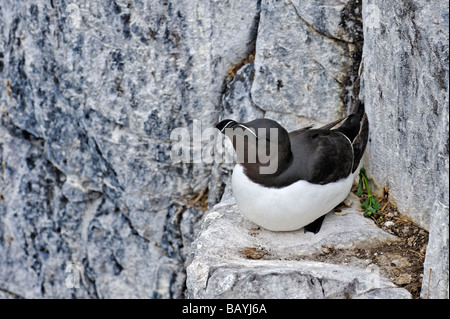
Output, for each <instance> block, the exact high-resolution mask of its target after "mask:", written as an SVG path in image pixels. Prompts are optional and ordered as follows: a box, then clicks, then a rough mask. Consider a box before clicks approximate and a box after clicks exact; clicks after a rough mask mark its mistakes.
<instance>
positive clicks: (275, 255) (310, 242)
mask: <svg viewBox="0 0 450 319" xmlns="http://www.w3.org/2000/svg"><path fill="white" fill-rule="evenodd" d="M349 200H350V202H351V205H352V206H351V207H350V208H346V209H343V210H342V212H341V213H340V214H339V216H338V215H335V214H332V213H330V214H328V215H327V216H326V218H325V221H324V223H323V225H322V229H321V231H320V232H319V233H318V234H316V235H314V234H312V233H304V231H303V229H301V230H298V231H295V232H271V231H268V230H265V229H261V228H260V227H257V225H255V224H253V223H252V222H250V221H249V220H247V219H246V218H245V217H243V216H242V215H241V214H240V212H239V209H238V208H237V206H236V204H235V202H234V198H233V197H231V194H228V196H226V197H225V198H224V199H223V200H222V202H221V203H220V204H218V205H216V206H215V207H214V209H212V210H211V212H210V213H209V214H208V215H206V217H205V219H204V222H203V227H202V229H201V232H200V236H199V237H198V238H197V239H196V240H195V241H194V243H193V244H192V252H191V255H190V256H189V257H190V258H189V259H190V264H189V266H188V267H187V275H188V280H187V288H188V297H190V298H411V295H410V294H409V292H408V291H406V290H404V289H402V288H398V287H397V286H395V285H394V284H393V283H392V282H390V281H389V280H387V279H386V278H385V277H383V274H382V273H381V272H380V271H379V270H378V268H377V266H375V265H373V264H371V261H370V260H358V259H356V258H354V259H352V260H348V261H347V262H346V263H343V264H332V263H327V262H318V261H315V260H314V258H313V255H314V254H319V253H322V252H324V251H326V249H329V250H338V249H341V250H355V251H356V250H357V249H367V248H370V247H374V246H376V245H380V244H384V245H386V244H389V243H392V242H395V241H396V237H394V236H392V235H390V234H388V233H386V232H384V231H383V230H381V229H380V228H378V227H377V226H375V225H374V223H373V222H372V221H371V220H370V219H367V218H364V217H363V216H362V214H361V213H360V212H358V209H359V207H358V203H359V201H358V198H354V195H353V197H352V196H350V197H349ZM328 253H329V252H328ZM330 259H331V258H330ZM374 269H377V271H376V272H375V271H373V270H374Z"/></svg>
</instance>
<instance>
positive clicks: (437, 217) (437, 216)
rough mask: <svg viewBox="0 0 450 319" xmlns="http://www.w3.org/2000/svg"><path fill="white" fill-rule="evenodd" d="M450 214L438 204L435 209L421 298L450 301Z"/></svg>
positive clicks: (444, 207)
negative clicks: (449, 299) (449, 223)
mask: <svg viewBox="0 0 450 319" xmlns="http://www.w3.org/2000/svg"><path fill="white" fill-rule="evenodd" d="M448 221H449V213H448V206H446V205H445V204H443V203H441V202H436V203H435V204H434V207H433V213H432V215H431V224H430V240H429V242H428V247H427V253H426V256H425V263H424V265H423V268H424V272H423V281H422V291H421V293H420V297H421V298H424V299H428V298H430V299H448V297H449V269H448V268H449V267H448V260H449V238H448V234H449V227H448Z"/></svg>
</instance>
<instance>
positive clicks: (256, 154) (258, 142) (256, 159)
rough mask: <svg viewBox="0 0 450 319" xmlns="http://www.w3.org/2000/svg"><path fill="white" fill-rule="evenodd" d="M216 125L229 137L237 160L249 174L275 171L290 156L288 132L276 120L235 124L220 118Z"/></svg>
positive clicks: (273, 172)
mask: <svg viewBox="0 0 450 319" xmlns="http://www.w3.org/2000/svg"><path fill="white" fill-rule="evenodd" d="M216 128H217V129H219V130H220V132H221V133H223V134H225V135H226V136H228V138H230V140H231V141H232V143H233V147H234V149H235V151H236V155H237V162H238V163H239V164H241V165H242V166H244V168H246V170H247V171H249V173H251V172H253V173H255V174H277V173H279V172H280V167H279V164H280V163H281V162H282V161H285V160H288V159H289V157H290V156H291V145H290V140H289V133H288V132H287V131H286V129H284V127H282V126H281V125H280V124H279V123H277V122H276V121H273V120H270V119H256V120H253V121H250V122H247V123H238V122H236V121H233V120H223V121H221V122H220V123H218V124H217V125H216Z"/></svg>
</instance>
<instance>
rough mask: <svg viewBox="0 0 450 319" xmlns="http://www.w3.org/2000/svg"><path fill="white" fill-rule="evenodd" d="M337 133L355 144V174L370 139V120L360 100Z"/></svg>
mask: <svg viewBox="0 0 450 319" xmlns="http://www.w3.org/2000/svg"><path fill="white" fill-rule="evenodd" d="M336 131H338V132H341V133H343V134H344V135H345V136H347V137H348V138H349V139H350V141H352V144H353V152H354V163H353V172H354V171H355V170H356V169H357V168H358V165H359V162H360V161H361V158H362V156H363V154H364V151H365V149H366V145H367V141H368V139H369V120H368V119H367V114H366V112H365V109H364V103H362V102H361V101H360V100H358V101H357V102H356V103H355V105H354V107H353V110H352V112H351V113H350V115H349V116H348V117H347V119H346V120H345V122H344V123H342V125H341V126H339V127H338V128H337V129H336Z"/></svg>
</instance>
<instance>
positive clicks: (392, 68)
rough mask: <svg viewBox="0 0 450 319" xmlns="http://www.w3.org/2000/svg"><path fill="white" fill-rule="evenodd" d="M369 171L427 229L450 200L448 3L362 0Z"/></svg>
mask: <svg viewBox="0 0 450 319" xmlns="http://www.w3.org/2000/svg"><path fill="white" fill-rule="evenodd" d="M363 8H364V10H363V20H364V21H366V23H364V49H363V71H362V78H363V82H364V90H363V92H364V99H365V105H366V111H367V114H368V117H369V120H370V129H371V134H370V138H371V142H370V143H369V145H368V155H369V156H368V160H367V162H366V165H367V172H368V174H369V175H370V177H371V178H372V179H373V180H374V183H375V186H377V187H378V188H379V189H380V190H381V191H382V190H383V187H387V188H388V189H389V194H390V196H391V198H392V199H394V200H395V203H396V205H397V207H398V209H399V211H401V212H402V213H403V214H406V215H408V216H409V217H410V218H411V219H413V220H414V221H415V222H416V223H418V224H419V225H421V226H422V227H425V228H426V229H429V226H430V218H431V213H432V211H433V205H434V202H435V201H436V200H438V201H440V202H441V203H444V204H445V205H447V206H448V202H449V146H448V126H449V113H448V103H449V100H448V87H449V77H448V74H449V64H448V50H449V44H448V41H449V31H448V28H449V18H448V17H449V15H448V12H449V7H448V2H445V1H426V2H424V1H407V2H392V1H383V0H379V1H378V0H377V1H368V0H365V1H363Z"/></svg>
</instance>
